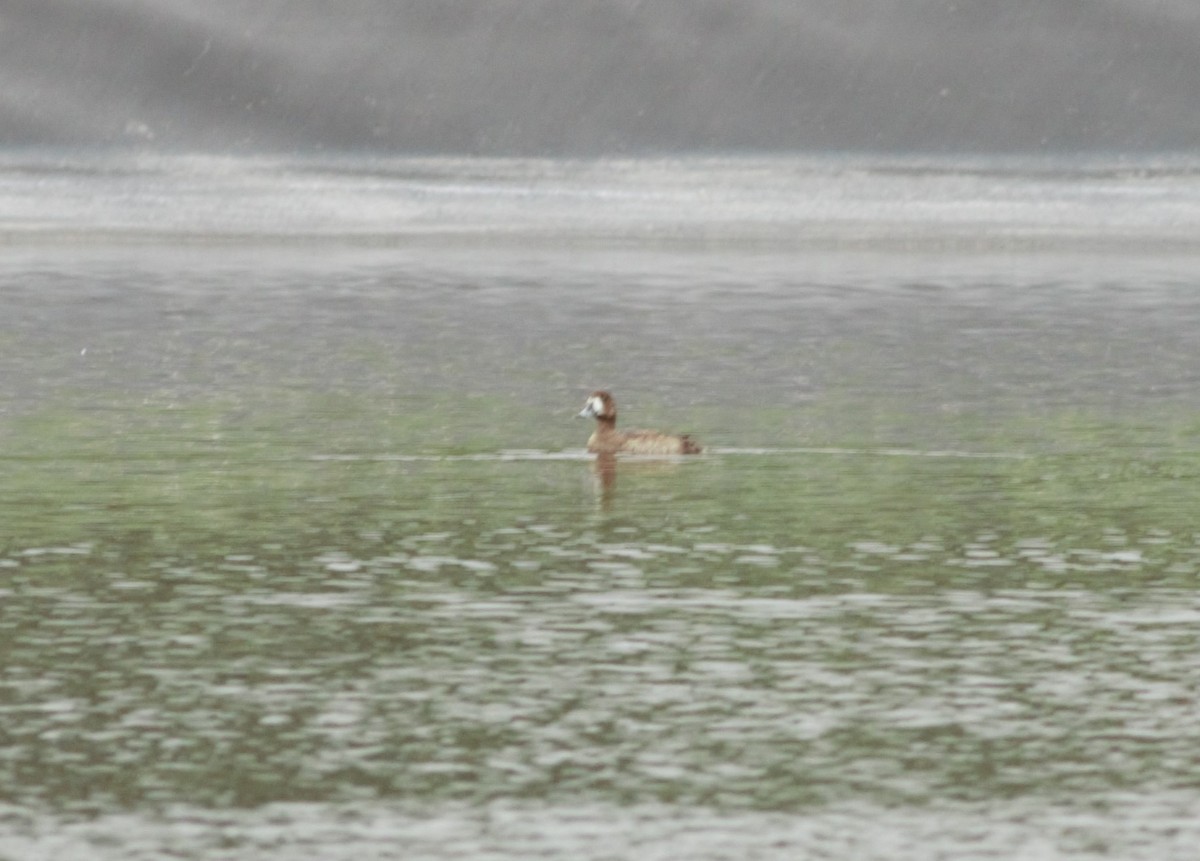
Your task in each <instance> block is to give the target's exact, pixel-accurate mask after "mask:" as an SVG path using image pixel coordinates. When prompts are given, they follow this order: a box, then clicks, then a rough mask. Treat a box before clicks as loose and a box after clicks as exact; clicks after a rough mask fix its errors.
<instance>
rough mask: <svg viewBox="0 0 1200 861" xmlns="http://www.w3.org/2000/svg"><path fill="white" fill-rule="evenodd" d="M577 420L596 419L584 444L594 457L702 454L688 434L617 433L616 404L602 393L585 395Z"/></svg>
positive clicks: (596, 392) (605, 393)
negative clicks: (595, 455)
mask: <svg viewBox="0 0 1200 861" xmlns="http://www.w3.org/2000/svg"><path fill="white" fill-rule="evenodd" d="M579 418H584V419H593V418H594V419H595V420H596V430H595V431H594V432H593V433H592V435H591V437H589V438H588V443H587V450H588V451H590V452H592V453H594V454H599V455H609V456H611V455H614V454H618V453H620V454H700V453H701V452H702V451H704V448H703V447H702V446H701V445H700V444H699V443H697V442H696V441H695V440H693V439H692V438H691V437H689V436H688V435H687V434H681V435H680V434H669V433H663V432H661V431H653V430H632V431H619V430H617V402H616V401H615V400H613V396H612V395H611V394H610V393H608V392H606V391H603V390H600V391H595V392H592V393H591V394H590V395H588V399H587V401H585V402H584V405H583V410H582V412H580V413H579Z"/></svg>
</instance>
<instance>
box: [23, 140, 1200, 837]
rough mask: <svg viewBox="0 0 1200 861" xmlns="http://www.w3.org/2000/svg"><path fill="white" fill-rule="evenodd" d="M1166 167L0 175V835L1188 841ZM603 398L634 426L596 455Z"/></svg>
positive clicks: (1178, 423) (1170, 182) (73, 164)
mask: <svg viewBox="0 0 1200 861" xmlns="http://www.w3.org/2000/svg"><path fill="white" fill-rule="evenodd" d="M1198 227H1200V173H1197V172H1196V171H1195V170H1193V169H1191V168H1189V167H1187V166H1185V165H1178V164H1171V163H1167V164H1151V165H1133V166H1130V165H1124V164H1115V165H1105V164H1089V165H1083V166H1078V165H1062V164H1046V163H1033V164H1017V165H1009V164H1002V165H995V164H987V163H956V164H953V165H937V164H926V163H911V162H887V163H884V162H879V163H861V162H859V163H843V162H840V161H837V160H799V159H796V160H787V159H758V160H756V159H726V160H720V159H714V160H690V161H689V160H682V161H678V160H677V161H619V162H542V161H502V160H501V161H484V160H478V161H472V160H445V159H424V160H421V159H408V160H379V159H368V158H362V159H342V160H328V161H324V162H314V161H304V160H292V161H288V160H277V161H270V160H265V159H258V160H218V159H202V158H152V159H151V158H143V159H137V158H134V159H130V158H116V157H105V156H96V155H92V156H82V155H79V154H72V153H62V154H58V155H55V156H54V157H49V156H38V157H33V156H29V157H16V156H9V157H7V158H6V159H5V160H4V161H3V162H2V163H0V242H2V243H3V254H2V255H0V297H2V298H0V301H2V302H3V309H4V310H3V314H2V315H0V483H2V484H0V486H3V488H4V490H5V492H4V494H3V497H2V499H0V515H2V516H0V598H2V600H3V610H2V611H0V655H3V670H2V673H0V711H2V713H3V717H4V720H3V725H2V729H0V786H3V787H5V789H4V791H3V795H2V796H0V856H3V857H12V858H22V859H39V858H46V859H50V858H54V859H73V858H80V859H83V858H87V859H97V858H99V859H106V858H112V859H118V858H120V859H130V858H154V857H162V856H163V855H165V854H172V855H173V857H182V858H205V859H209V858H230V859H234V858H256V859H258V858H268V859H269V858H279V859H285V858H296V857H321V858H332V859H337V858H347V859H349V858H354V859H362V858H393V857H395V858H401V857H402V858H405V859H412V858H429V859H441V858H447V859H449V858H488V859H507V858H514V859H516V858H529V857H535V856H542V857H568V858H572V859H590V858H595V859H600V858H617V857H631V858H633V857H636V858H679V857H688V858H699V859H718V858H738V859H742V858H796V857H812V858H854V859H924V858H934V857H954V858H958V859H965V858H972V859H975V858H977V859H990V858H1010V857H1021V858H1034V859H1041V858H1066V857H1070V858H1121V859H1131V858H1146V859H1172V858H1180V859H1183V858H1189V857H1191V855H1192V853H1194V847H1195V845H1196V843H1197V841H1198V840H1200V824H1198V823H1200V818H1198V817H1197V815H1196V814H1197V811H1198V810H1200V778H1198V777H1197V775H1198V774H1200V767H1198V760H1197V757H1198V754H1197V750H1200V710H1198V709H1197V704H1198V702H1197V697H1198V696H1200V694H1198V691H1200V662H1197V660H1196V653H1197V649H1198V648H1200V586H1198V583H1197V572H1198V570H1200V529H1197V522H1198V521H1197V517H1198V515H1200V482H1198V481H1197V479H1198V478H1200V371H1198V368H1200V362H1198V359H1200V348H1198V347H1197V340H1196V332H1197V331H1200V289H1198V288H1200V252H1198V251H1197V250H1196V246H1195V242H1194V237H1195V236H1196V235H1197V228H1198ZM601 387H606V388H609V389H611V390H612V391H613V392H614V394H615V395H616V397H617V400H618V402H619V405H620V408H621V423H622V426H625V427H637V426H647V427H662V428H666V429H672V430H678V431H686V432H689V433H692V434H693V435H695V436H696V437H697V438H699V439H700V440H701V441H702V442H703V443H704V444H705V445H706V446H707V447H708V450H707V452H706V453H705V454H703V455H700V456H696V457H687V458H679V459H674V460H672V459H661V460H653V459H629V460H622V461H619V462H618V463H617V464H616V466H615V468H614V469H613V470H611V471H606V470H601V469H597V467H596V465H595V464H594V463H593V461H592V459H591V458H590V457H589V456H587V455H586V453H585V452H584V450H583V446H584V442H585V440H586V438H587V435H588V434H589V433H590V431H591V428H590V427H589V426H588V423H587V422H586V421H585V420H582V419H578V418H576V417H575V415H576V413H577V412H578V411H579V409H580V408H581V407H582V405H583V400H584V398H585V397H586V395H587V394H588V393H589V392H590V391H591V390H593V389H596V388H601Z"/></svg>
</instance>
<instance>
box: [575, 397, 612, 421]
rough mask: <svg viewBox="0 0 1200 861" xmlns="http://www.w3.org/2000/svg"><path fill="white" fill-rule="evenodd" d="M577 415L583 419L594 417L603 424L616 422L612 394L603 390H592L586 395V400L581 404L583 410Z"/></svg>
mask: <svg viewBox="0 0 1200 861" xmlns="http://www.w3.org/2000/svg"><path fill="white" fill-rule="evenodd" d="M579 417H580V418H583V419H596V420H597V421H599V422H602V423H604V424H613V425H615V424H616V423H617V402H616V401H614V400H613V396H612V395H610V394H609V393H608V392H605V391H598V392H592V393H591V394H590V395H588V399H587V401H586V402H585V403H584V405H583V411H582V412H580V413H579Z"/></svg>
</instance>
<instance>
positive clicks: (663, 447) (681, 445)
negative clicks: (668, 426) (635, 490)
mask: <svg viewBox="0 0 1200 861" xmlns="http://www.w3.org/2000/svg"><path fill="white" fill-rule="evenodd" d="M621 437H622V440H621V447H620V449H619V450H620V451H623V452H626V453H628V454H699V453H700V452H701V451H703V449H702V448H701V447H700V446H699V445H698V444H697V443H696V442H695V441H694V440H692V439H691V438H690V437H688V436H687V435H686V434H685V435H683V436H676V435H675V434H669V433H660V432H659V431H650V430H635V431H627V432H625V433H623V434H621Z"/></svg>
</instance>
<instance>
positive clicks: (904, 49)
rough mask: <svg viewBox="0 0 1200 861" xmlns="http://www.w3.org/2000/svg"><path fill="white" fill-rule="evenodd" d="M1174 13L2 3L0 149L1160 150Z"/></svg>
mask: <svg viewBox="0 0 1200 861" xmlns="http://www.w3.org/2000/svg"><path fill="white" fill-rule="evenodd" d="M1198 48H1200V7H1198V6H1197V4H1195V3H1194V2H1190V0H1094V2H1086V3H1084V2H1078V0H1010V2H1005V3H987V2H978V0H904V2H896V0H881V2H870V3H864V2H846V0H744V2H739V3H727V2H714V1H713V0H686V1H685V2H681V0H573V2H561V0H491V2H486V3H481V2H463V0H417V2H399V3H397V2H390V0H344V2H339V3H336V4H331V3H326V2H321V0H207V2H204V3H193V2H185V0H6V2H5V3H4V4H3V6H2V7H0V80H2V81H3V85H2V87H0V145H5V146H10V147H11V146H44V145H65V146H78V145H89V146H90V145H104V146H110V147H140V148H155V149H162V150H187V151H197V150H199V151H222V152H226V151H234V152H245V151H271V152H279V151H284V152H308V151H320V150H331V149H332V150H336V149H348V150H358V151H361V150H369V151H379V152H387V153H439V154H447V153H453V154H474V155H535V156H569V155H580V156H588V155H596V154H653V153H664V152H675V151H716V152H729V151H751V152H763V151H775V152H778V151H830V150H832V151H859V152H896V151H904V152H910V151H918V152H934V153H942V152H947V153H979V154H992V153H998V152H1002V153H1014V152H1015V153H1030V152H1034V153H1041V152H1062V151H1076V150H1086V151H1093V152H1102V153H1128V152H1143V151H1149V152H1164V151H1165V152H1171V151H1177V150H1180V149H1187V148H1190V147H1191V146H1192V145H1193V144H1194V142H1195V141H1196V139H1197V135H1198V133H1200V63H1197V62H1196V57H1197V54H1198Z"/></svg>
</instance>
